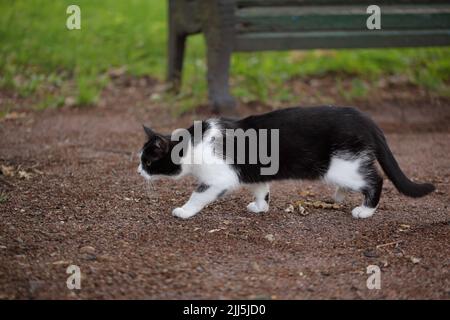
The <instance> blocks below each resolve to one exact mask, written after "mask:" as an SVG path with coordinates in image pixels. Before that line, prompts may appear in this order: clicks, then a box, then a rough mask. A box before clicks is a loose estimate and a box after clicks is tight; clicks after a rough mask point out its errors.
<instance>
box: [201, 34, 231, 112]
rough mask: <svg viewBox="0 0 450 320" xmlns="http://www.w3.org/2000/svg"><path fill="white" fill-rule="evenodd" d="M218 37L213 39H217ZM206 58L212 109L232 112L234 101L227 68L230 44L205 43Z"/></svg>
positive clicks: (228, 66) (228, 65)
mask: <svg viewBox="0 0 450 320" xmlns="http://www.w3.org/2000/svg"><path fill="white" fill-rule="evenodd" d="M217 40H218V39H215V41H217ZM207 46H208V48H207V50H208V52H207V59H208V75H207V80H208V97H209V101H210V104H211V106H212V108H213V110H214V111H216V112H220V113H232V112H233V111H234V108H235V107H236V101H235V100H234V98H233V97H232V96H231V94H230V86H229V69H230V60H231V52H232V48H231V44H230V43H228V44H227V43H226V42H222V44H220V45H216V44H211V43H207Z"/></svg>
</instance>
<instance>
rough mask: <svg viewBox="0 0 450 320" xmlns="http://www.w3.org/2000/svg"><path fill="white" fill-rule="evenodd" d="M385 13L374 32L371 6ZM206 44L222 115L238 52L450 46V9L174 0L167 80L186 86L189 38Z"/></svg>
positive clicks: (346, 0) (440, 4)
mask: <svg viewBox="0 0 450 320" xmlns="http://www.w3.org/2000/svg"><path fill="white" fill-rule="evenodd" d="M371 4H376V5H378V6H379V7H380V8H381V30H369V29H368V28H367V25H366V21H367V19H368V18H369V16H370V14H368V13H367V7H368V6H369V5H371ZM200 32H202V33H203V34H204V36H205V40H206V46H207V67H208V72H207V79H208V96H209V100H210V103H211V105H212V107H213V109H215V110H216V111H219V112H221V111H226V110H229V109H232V108H234V106H235V100H234V99H233V97H232V96H231V95H230V91H229V83H228V80H229V68H230V58H231V54H232V52H234V51H262V50H295V49H315V48H385V47H422V46H447V45H450V3H449V1H448V0H444V1H439V0H435V1H417V0H396V1H385V0H377V1H373V0H354V1H350V0H169V60H168V75H167V76H168V81H169V82H171V83H172V84H173V86H174V88H179V86H180V83H181V73H182V68H183V57H184V49H185V42H186V38H187V36H189V35H191V34H195V33H200Z"/></svg>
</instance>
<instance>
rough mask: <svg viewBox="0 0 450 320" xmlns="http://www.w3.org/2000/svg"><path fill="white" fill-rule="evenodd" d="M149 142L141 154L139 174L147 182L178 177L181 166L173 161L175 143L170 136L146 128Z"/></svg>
mask: <svg viewBox="0 0 450 320" xmlns="http://www.w3.org/2000/svg"><path fill="white" fill-rule="evenodd" d="M144 131H145V134H146V135H147V142H146V143H145V144H144V146H143V147H142V150H141V152H140V161H141V163H140V164H139V167H138V173H139V174H140V175H141V176H143V177H144V178H145V179H147V180H153V179H156V178H161V177H164V176H167V177H176V176H177V175H178V174H179V173H180V172H181V166H180V165H179V164H175V163H174V162H173V161H172V157H171V153H172V148H173V146H174V143H173V142H172V141H171V140H170V136H166V135H163V134H159V133H156V132H154V131H153V130H152V129H150V128H148V127H146V126H144Z"/></svg>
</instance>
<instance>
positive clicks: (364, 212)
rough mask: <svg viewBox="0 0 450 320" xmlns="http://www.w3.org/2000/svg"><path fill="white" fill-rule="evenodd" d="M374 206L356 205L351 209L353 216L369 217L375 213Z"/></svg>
mask: <svg viewBox="0 0 450 320" xmlns="http://www.w3.org/2000/svg"><path fill="white" fill-rule="evenodd" d="M375 210H376V208H369V207H365V206H358V207H356V208H354V209H353V210H352V216H353V218H360V219H364V218H369V217H371V216H372V215H373V214H374V213H375Z"/></svg>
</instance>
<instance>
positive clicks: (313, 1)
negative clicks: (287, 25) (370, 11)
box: [235, 0, 448, 8]
mask: <svg viewBox="0 0 450 320" xmlns="http://www.w3.org/2000/svg"><path fill="white" fill-rule="evenodd" d="M235 2H236V6H237V7H239V8H243V7H285V6H304V5H330V4H331V5H335V4H340V5H346V4H349V0H235ZM351 3H352V4H365V5H366V6H368V5H371V4H376V5H378V6H382V5H389V4H392V3H396V4H427V5H433V4H437V3H447V4H448V0H431V1H426V0H395V1H392V0H377V1H374V0H352V1H351Z"/></svg>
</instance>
